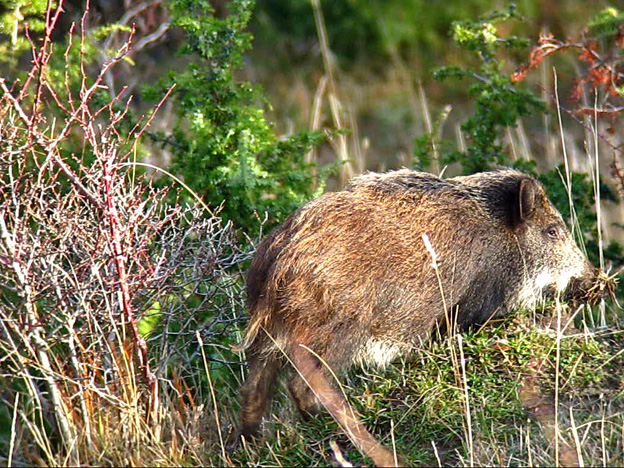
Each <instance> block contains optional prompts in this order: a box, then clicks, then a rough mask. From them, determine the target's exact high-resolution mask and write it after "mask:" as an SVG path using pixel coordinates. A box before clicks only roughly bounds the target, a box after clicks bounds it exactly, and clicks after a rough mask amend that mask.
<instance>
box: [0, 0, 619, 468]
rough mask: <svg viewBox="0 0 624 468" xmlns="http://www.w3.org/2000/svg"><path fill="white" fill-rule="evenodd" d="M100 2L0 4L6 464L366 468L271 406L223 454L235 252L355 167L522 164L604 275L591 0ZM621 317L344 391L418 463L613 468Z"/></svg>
mask: <svg viewBox="0 0 624 468" xmlns="http://www.w3.org/2000/svg"><path fill="white" fill-rule="evenodd" d="M118 3H119V5H117V3H116V2H93V4H92V5H91V6H89V7H87V8H85V6H84V5H83V3H82V2H79V1H73V2H72V1H66V2H62V1H60V2H51V3H48V2H44V1H34V2H32V1H29V2H26V1H22V0H14V1H7V2H2V9H1V10H0V50H1V51H2V53H1V54H0V70H1V71H2V80H1V81H0V91H1V93H2V99H1V100H0V148H1V156H0V369H1V371H0V461H1V462H3V463H6V464H15V465H26V464H27V465H32V464H43V465H78V464H80V465H130V464H133V465H134V464H141V465H153V464H160V465H180V464H185V465H186V464H202V465H225V464H227V465H247V464H257V465H274V464H280V465H306V466H308V465H326V464H329V463H331V462H332V460H333V459H334V458H335V457H338V459H340V457H341V456H342V452H344V456H346V458H347V459H348V460H351V461H352V462H354V463H367V462H368V461H367V460H366V459H363V458H362V456H361V455H360V454H359V453H357V451H355V450H354V449H353V447H352V446H351V445H350V444H349V443H348V439H347V438H346V436H344V435H341V433H340V431H339V430H338V428H337V427H336V425H335V423H333V422H332V421H331V419H330V418H329V417H321V418H319V419H318V420H313V421H311V422H308V423H302V422H300V421H299V420H298V419H297V418H296V417H295V416H294V415H293V414H292V408H291V407H290V405H289V404H288V403H287V402H286V399H285V398H282V397H280V401H279V402H278V403H277V404H276V405H275V407H274V409H273V414H272V417H271V421H270V423H269V424H267V426H268V427H267V431H266V434H267V435H266V438H265V440H264V441H263V443H261V444H258V445H257V446H246V445H245V446H243V447H241V448H239V449H238V450H236V451H233V452H228V451H227V450H226V446H227V445H228V443H230V442H231V438H232V436H233V433H234V429H235V424H236V420H237V416H236V412H237V405H238V403H237V400H236V398H237V397H236V392H237V389H238V387H239V385H240V382H241V380H242V379H243V378H244V375H245V368H244V364H243V361H244V359H243V357H244V356H241V355H239V354H237V353H234V352H233V351H232V349H231V345H232V344H234V343H235V342H237V341H239V340H240V338H241V331H242V330H243V328H244V323H245V313H246V312H245V307H244V292H243V273H244V270H245V268H246V266H247V265H248V262H249V258H250V256H251V255H252V252H253V247H254V245H255V244H256V243H257V241H258V239H259V238H260V236H261V235H263V234H265V233H266V232H267V231H268V230H270V229H271V228H272V227H274V226H275V225H277V224H278V223H279V222H281V221H283V220H284V219H285V217H286V216H287V215H288V214H289V213H290V212H292V211H293V210H294V209H296V208H297V207H298V206H300V205H302V204H303V203H305V202H306V201H308V200H310V199H312V198H314V197H316V196H318V195H320V194H321V193H322V192H323V191H324V190H326V189H328V187H329V188H330V189H331V188H339V186H340V185H341V184H342V183H344V182H345V181H346V180H347V179H348V177H350V176H351V175H353V174H354V173H357V172H360V171H364V170H367V169H380V168H393V167H397V166H400V165H405V166H410V167H414V168H418V169H421V170H428V171H432V172H437V173H440V172H444V173H446V174H458V173H469V172H474V171H479V170H484V169H488V168H491V167H494V166H497V165H509V166H515V167H518V168H520V169H522V170H524V171H529V172H533V173H535V174H536V175H537V176H538V177H540V179H541V180H542V182H543V183H544V185H545V186H546V187H547V189H548V191H549V194H550V196H551V198H552V200H553V201H554V202H555V204H557V206H558V207H559V209H560V210H561V212H562V213H563V215H564V217H565V218H566V219H567V220H569V221H570V224H571V227H572V228H573V231H574V233H575V236H576V238H577V240H578V241H579V242H580V243H581V244H582V245H583V247H584V248H585V249H586V251H587V254H588V256H589V258H590V259H591V260H592V261H593V262H594V264H596V265H599V266H600V267H601V268H602V269H603V270H605V271H606V272H607V274H610V275H612V277H615V276H617V275H618V274H619V273H620V272H621V269H622V266H623V265H624V250H623V248H622V242H623V237H624V236H623V234H622V233H623V228H624V227H623V226H622V225H621V224H619V225H618V223H624V217H623V216H622V212H623V211H624V210H622V206H621V204H619V203H620V202H621V200H622V198H623V197H624V158H623V155H622V140H621V135H622V131H621V130H622V119H621V112H622V109H623V108H624V99H623V97H624V69H623V67H622V61H623V60H624V52H623V51H624V12H622V11H620V10H618V9H616V8H614V7H612V6H609V5H608V3H607V2H592V5H591V6H588V5H586V2H566V5H565V7H563V6H562V7H561V8H558V9H557V10H556V11H555V10H549V9H548V8H547V7H543V5H542V3H543V2H537V1H529V0H526V1H524V2H521V3H520V4H519V5H518V6H513V5H512V6H507V5H502V6H501V8H500V9H499V10H497V11H489V10H490V9H491V8H490V7H491V2H485V1H483V0H471V1H461V2H460V1H457V2H455V1H449V2H444V4H443V5H442V4H441V5H440V6H439V7H437V8H430V7H429V6H428V5H429V2H424V1H422V0H409V1H407V2H405V1H399V0H390V1H383V2H382V1H372V2H371V1H360V0H356V1H353V0H340V1H333V2H329V1H328V2H319V1H314V0H313V1H308V0H296V1H290V2H277V1H273V0H262V1H260V0H259V1H258V3H257V5H255V4H254V2H253V1H250V0H232V1H231V2H228V3H225V2H223V1H218V0H214V1H208V0H169V1H166V2H165V1H164V0H154V1H145V2H137V3H136V4H135V5H133V6H132V7H131V8H130V7H128V8H124V5H125V3H123V2H121V1H120V2H118ZM111 4H115V5H117V6H118V8H117V9H116V8H110V6H111ZM540 5H541V6H540ZM579 12H582V13H583V14H579ZM544 24H549V25H550V26H551V29H550V32H543V33H541V34H540V35H539V38H538V37H537V36H538V31H540V29H541V28H542V26H544ZM252 34H254V35H255V41H254V40H253V36H252ZM252 45H253V47H252ZM174 51H177V52H176V53H174ZM259 83H261V84H263V85H264V89H263V88H262V87H261V86H260V85H259ZM449 103H450V104H451V105H452V106H455V107H456V109H455V110H453V109H452V107H451V106H450V105H449ZM457 109H459V111H458V110H457ZM271 119H273V120H274V122H273V123H271ZM527 135H531V136H530V137H528V136H527ZM617 294H619V297H620V300H621V299H622V295H623V292H622V288H621V285H620V288H619V290H618V291H617ZM621 325H622V314H621V309H620V308H619V306H618V304H617V302H616V301H615V300H613V299H608V300H606V301H603V302H601V304H600V305H599V306H597V307H590V306H587V305H583V306H581V307H578V308H574V309H571V308H570V306H569V305H567V304H561V303H560V302H558V301H556V302H554V303H553V304H545V305H544V306H543V310H542V309H540V310H538V311H520V312H519V313H518V314H517V315H516V316H514V317H511V318H509V319H507V320H505V321H504V322H502V323H496V324H492V325H490V326H488V327H485V328H483V329H480V330H473V331H472V332H470V333H469V334H466V335H463V336H458V335H453V336H449V337H447V338H445V339H442V340H440V341H439V342H436V343H432V344H429V345H427V346H424V347H423V349H422V350H418V351H417V352H415V353H414V359H413V361H412V362H401V363H398V364H397V365H396V366H394V367H392V368H391V369H389V370H388V371H386V372H384V373H378V372H373V370H369V369H365V370H364V371H363V372H361V373H359V374H358V375H350V376H347V384H348V386H347V388H346V391H347V394H348V395H349V396H350V399H351V401H353V402H354V404H355V405H356V406H357V407H358V410H359V411H360V412H361V413H362V414H363V415H364V418H365V421H364V422H365V424H366V426H367V427H369V428H371V430H372V431H373V432H374V433H375V434H376V435H377V436H378V437H379V438H380V439H381V440H382V441H383V443H384V444H385V445H386V446H388V447H395V446H396V449H397V451H398V452H399V453H402V454H404V455H405V456H406V457H407V459H408V460H409V461H410V462H412V463H414V464H424V465H432V464H442V463H443V464H454V465H474V464H488V465H491V464H512V465H520V464H522V465H532V464H538V465H541V464H553V463H562V464H581V463H583V462H584V463H586V464H587V463H589V464H602V465H604V466H607V465H616V464H623V463H624V459H622V453H624V452H623V450H622V447H624V437H623V436H622V432H621V428H622V427H623V425H624V419H623V416H622V415H623V414H624V413H623V411H622V410H623V408H624V406H623V403H624V400H623V392H622V388H624V387H623V385H624V382H623V381H622V377H621V376H622V375H623V372H622V369H623V366H624V361H623V358H622V352H621V348H622V344H623V340H622V328H621ZM336 441H337V442H338V444H337V445H335V442H336ZM329 442H332V443H331V445H330V443H329Z"/></svg>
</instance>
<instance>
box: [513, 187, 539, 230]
mask: <svg viewBox="0 0 624 468" xmlns="http://www.w3.org/2000/svg"><path fill="white" fill-rule="evenodd" d="M518 190H519V192H518V210H519V212H518V215H519V216H518V222H520V223H521V222H523V221H524V220H526V219H527V218H528V217H530V216H531V214H532V213H533V211H534V210H535V205H536V203H537V198H538V196H539V188H538V186H537V182H535V180H533V179H522V181H521V182H520V187H519V189H518Z"/></svg>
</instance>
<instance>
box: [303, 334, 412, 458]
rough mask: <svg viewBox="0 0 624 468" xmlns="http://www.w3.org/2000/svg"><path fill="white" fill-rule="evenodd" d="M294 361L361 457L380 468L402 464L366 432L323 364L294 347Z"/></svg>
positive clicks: (306, 352)
mask: <svg viewBox="0 0 624 468" xmlns="http://www.w3.org/2000/svg"><path fill="white" fill-rule="evenodd" d="M292 361H293V364H294V366H295V368H296V371H297V372H298V373H299V374H300V375H301V378H302V380H303V381H305V382H306V384H307V385H308V386H309V387H310V389H311V390H312V392H313V393H314V395H316V397H317V398H318V400H319V401H320V402H321V403H322V405H323V406H325V408H327V411H329V413H330V414H331V415H332V417H333V418H334V419H335V420H336V421H337V422H338V424H340V426H342V428H343V430H344V431H345V433H346V434H347V436H349V439H351V441H352V442H353V443H354V444H355V445H356V446H357V447H358V449H359V450H360V451H361V452H362V453H365V454H366V455H368V456H369V457H370V458H371V459H372V460H373V462H374V463H375V465H377V466H398V463H400V460H397V459H396V458H395V456H394V454H392V453H391V452H390V451H388V450H386V449H385V448H383V447H382V446H381V444H380V443H379V442H378V441H377V440H376V439H375V438H374V437H373V436H372V435H371V434H370V433H369V432H368V431H367V430H366V428H365V427H364V425H363V424H362V423H361V421H360V416H359V414H358V413H357V411H355V409H353V408H352V407H351V406H350V405H349V403H348V402H347V400H345V398H344V397H343V396H342V394H341V393H340V392H339V391H338V390H336V389H335V388H334V387H333V386H332V384H331V382H330V378H329V377H328V374H327V372H326V370H325V368H324V366H323V364H321V362H320V361H319V360H318V359H317V358H316V357H315V356H314V355H313V354H312V353H311V352H310V351H309V350H308V349H306V348H304V347H302V346H298V345H295V346H294V347H293V351H292Z"/></svg>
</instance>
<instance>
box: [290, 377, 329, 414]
mask: <svg viewBox="0 0 624 468" xmlns="http://www.w3.org/2000/svg"><path fill="white" fill-rule="evenodd" d="M288 390H289V392H290V396H291V397H292V399H293V400H294V402H295V403H296V405H297V409H298V410H299V413H300V414H301V417H302V418H303V419H304V420H307V419H308V418H309V417H310V416H314V415H316V414H318V413H319V412H320V411H321V405H320V401H319V399H318V398H316V396H315V395H314V392H313V391H312V389H311V388H310V386H309V385H308V384H307V383H306V381H305V380H303V379H302V378H301V376H300V375H299V374H295V375H293V376H292V378H291V379H290V382H289V383H288Z"/></svg>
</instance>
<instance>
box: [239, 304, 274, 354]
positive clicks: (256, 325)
mask: <svg viewBox="0 0 624 468" xmlns="http://www.w3.org/2000/svg"><path fill="white" fill-rule="evenodd" d="M267 319H268V315H267V314H265V313H259V314H256V315H255V316H254V317H253V318H252V319H251V321H250V322H249V325H248V326H247V332H246V333H245V338H243V340H242V341H241V342H240V343H237V344H234V345H231V348H232V350H233V351H234V352H236V353H242V352H243V351H244V350H246V349H247V348H249V347H250V346H251V344H252V343H253V342H254V341H255V340H256V337H257V336H258V332H259V331H260V329H261V328H263V327H264V325H265V324H266V321H267Z"/></svg>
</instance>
